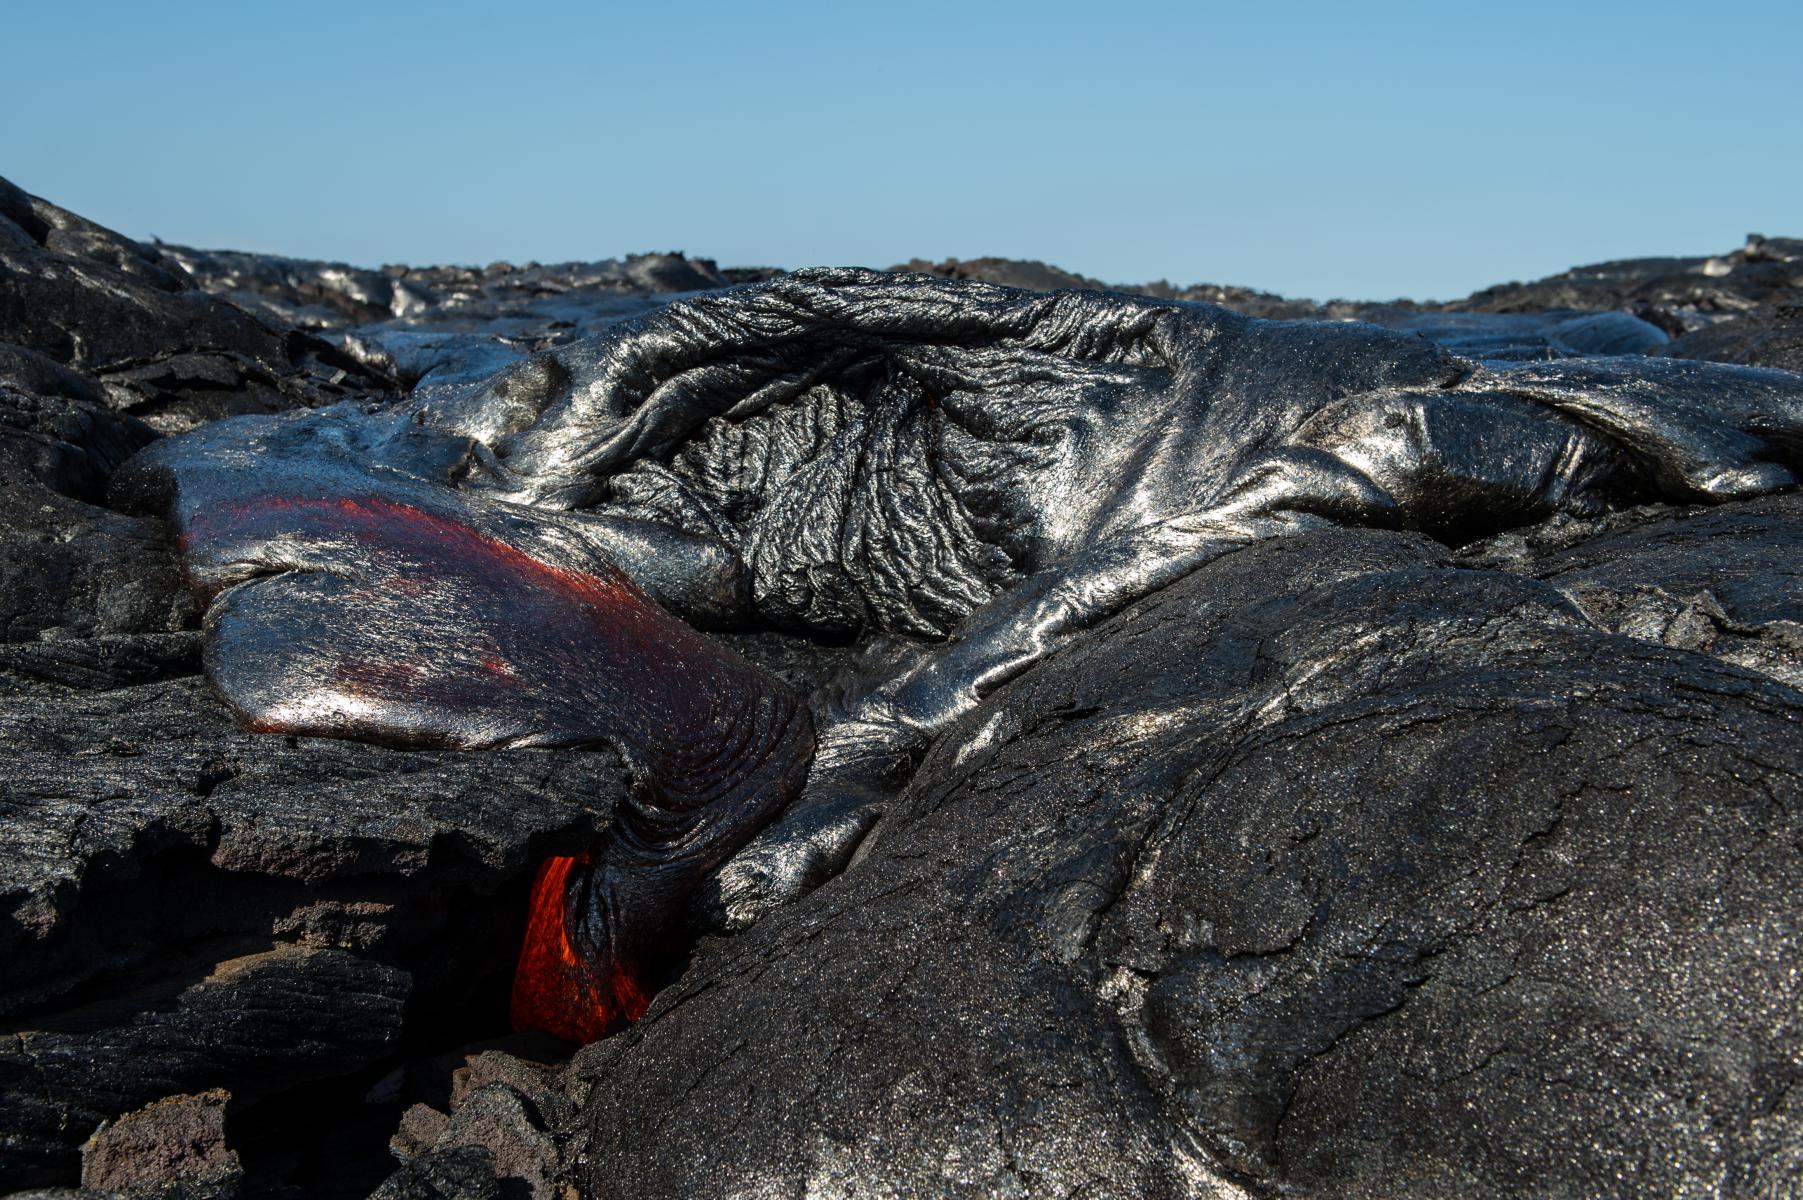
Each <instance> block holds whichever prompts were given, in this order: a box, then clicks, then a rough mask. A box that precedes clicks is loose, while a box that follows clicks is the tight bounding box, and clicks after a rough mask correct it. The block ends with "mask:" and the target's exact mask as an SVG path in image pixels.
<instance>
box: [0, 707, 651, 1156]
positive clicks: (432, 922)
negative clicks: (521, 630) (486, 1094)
mask: <svg viewBox="0 0 1803 1200" xmlns="http://www.w3.org/2000/svg"><path fill="white" fill-rule="evenodd" d="M0 775H3V776H4V782H0V823H3V826H4V829H5V832H6V842H7V849H8V853H7V854H6V856H5V858H4V860H3V861H0V958H4V959H5V961H6V962H7V964H8V970H7V973H6V977H5V980H4V985H3V987H0V1021H3V1022H4V1023H5V1027H6V1028H8V1029H9V1030H10V1031H12V1032H13V1033H14V1034H16V1035H17V1037H16V1039H15V1041H16V1043H17V1045H16V1047H15V1052H14V1053H13V1054H11V1055H9V1056H8V1061H9V1063H10V1065H9V1066H6V1067H4V1068H0V1110H4V1111H6V1112H8V1113H12V1114H17V1115H18V1119H17V1121H9V1122H8V1125H7V1128H6V1129H4V1130H0V1137H4V1138H6V1139H7V1142H6V1144H7V1153H6V1154H5V1155H3V1156H0V1161H3V1162H4V1163H5V1164H6V1165H5V1167H4V1169H3V1170H0V1177H3V1178H4V1179H5V1181H6V1182H7V1183H16V1184H22V1183H24V1182H27V1181H30V1180H33V1179H54V1178H58V1177H60V1175H61V1173H62V1172H63V1171H65V1170H66V1169H67V1168H66V1164H69V1163H72V1162H73V1154H74V1150H75V1147H76V1146H78V1145H79V1144H80V1142H81V1141H82V1139H83V1138H85V1137H86V1136H87V1134H88V1133H89V1132H91V1131H92V1127H93V1125H94V1123H96V1122H98V1121H99V1120H100V1119H101V1118H102V1117H106V1116H112V1115H115V1114H117V1113H118V1112H122V1111H124V1110H125V1109H127V1108H131V1107H135V1106H136V1105H139V1104H143V1103H146V1102H148V1101H150V1100H153V1099H156V1098H157V1097H159V1096H162V1095H166V1094H169V1093H172V1092H182V1091H195V1090H199V1089H202V1088H206V1087H216V1086H223V1087H228V1088H230V1089H231V1090H232V1091H233V1093H234V1094H235V1095H237V1096H238V1097H239V1098H240V1099H241V1100H243V1101H245V1102H251V1101H253V1100H256V1099H259V1098H267V1097H270V1096H274V1095H277V1094H279V1093H281V1092H283V1091H284V1090H285V1089H288V1088H290V1087H292V1086H293V1085H295V1084H297V1083H299V1082H303V1081H305V1080H309V1079H318V1078H329V1077H333V1076H341V1075H348V1074H351V1073H353V1072H355V1071H357V1070H359V1069H362V1068H364V1067H367V1066H370V1065H372V1064H375V1063H378V1062H380V1061H382V1060H384V1059H386V1058H388V1057H390V1056H391V1055H392V1054H393V1053H394V1051H395V1050H396V1049H397V1047H398V1041H399V1038H400V1036H401V1033H402V1030H403V1024H404V1018H405V1024H406V1027H407V1028H409V1029H412V1028H418V1029H421V1030H430V1029H435V1028H440V1027H445V1026H449V1027H453V1028H455V1027H457V1026H458V1025H460V1024H463V1023H468V1022H489V1023H491V1024H490V1026H489V1027H490V1028H495V1029H498V1028H501V1027H503V1026H504V1021H505V1003H506V994H507V988H508V984H509V978H510V975H511V969H512V963H513V956H514V954H516V953H517V950H518V946H519V939H520V935H521V930H522V928H523V926H524V920H525V893H526V886H527V882H528V880H529V878H530V874H531V871H532V868H533V866H534V865H535V864H536V863H537V861H538V860H539V859H541V858H542V857H543V856H544V855H546V854H548V853H556V852H569V851H575V850H578V849H581V848H583V847H585V846H587V845H588V844H589V843H590V842H591V841H592V839H593V838H594V836H595V834H596V831H597V830H598V829H600V828H603V827H604V826H605V823H606V822H607V820H608V819H609V818H610V814H611V812H612V809H613V805H614V804H615V803H617V801H618V799H619V797H620V796H621V795H622V793H623V786H624V776H623V773H622V771H621V770H620V767H619V765H618V760H617V759H615V758H614V757H613V756H612V755H610V754H606V753H582V754H573V755H562V756H555V757H553V756H551V755H547V754H542V753H536V752H531V751H517V752H508V753H501V754H487V755H463V754H455V753H450V752H426V751H417V752H411V753H402V752H397V751H392V750H384V749H381V748H379V747H373V746H362V745H358V744H355V743H350V742H338V741H328V740H323V739H287V740H284V739H281V738H268V737H260V736H258V735H255V734H249V733H245V732H243V731H242V730H240V729H239V728H238V727H237V726H236V725H235V724H234V723H233V722H232V721H231V719H230V717H229V716H228V715H227V713H226V712H225V710H224V708H223V707H222V706H221V705H220V704H219V703H218V701H217V700H215V699H213V698H212V697H211V695H209V694H208V693H207V691H206V689H205V688H204V686H203V685H202V683H201V681H200V679H199V678H198V677H186V678H179V679H174V680H170V681H168V682H163V683H155V684H149V685H145V686H140V687H128V688H108V689H106V690H100V691H91V690H85V689H83V690H69V689H63V688H58V687H51V686H48V685H40V686H39V687H38V688H36V689H34V690H32V691H30V692H27V693H24V694H21V695H18V696H15V697H14V698H12V699H10V700H8V701H7V703H6V707H5V708H4V710H3V711H0ZM246 955H250V956H252V957H251V958H249V959H246V958H245V956H246ZM227 960H230V961H232V962H237V961H240V960H242V961H248V962H254V963H257V964H261V965H260V966H259V968H258V969H257V970H256V971H246V970H240V969H238V968H236V967H232V968H230V969H227V968H225V967H219V966H218V965H217V964H219V963H222V962H226V961H227ZM146 1005H150V1006H152V1008H153V1009H154V1008H155V1007H156V1006H173V1011H174V1013H175V1016H173V1017H171V1018H170V1022H173V1023H162V1024H154V1025H145V1024H144V1020H143V1018H142V1016H141V1010H142V1009H143V1008H144V1006H146ZM215 1024H221V1027H226V1026H229V1028H230V1029H232V1030H233V1031H234V1032H233V1037H232V1041H231V1043H230V1045H229V1046H228V1047H226V1048H220V1047H218V1046H217V1045H216V1043H217V1042H218V1041H219V1038H218V1036H217V1032H218V1031H217V1030H215V1029H214V1028H213V1026H214V1025H215ZM463 1027H464V1028H468V1025H467V1024H463ZM5 1044H7V1043H0V1045H5ZM184 1044H187V1045H185V1046H184ZM161 1046H169V1047H170V1049H168V1050H159V1049H158V1047H161ZM0 1053H4V1052H3V1051H0ZM221 1055H224V1056H225V1057H221ZM76 1063H79V1064H81V1068H80V1069H79V1070H78V1069H75V1067H74V1064H76ZM29 1114H37V1115H30V1116H29V1119H28V1115H29Z"/></svg>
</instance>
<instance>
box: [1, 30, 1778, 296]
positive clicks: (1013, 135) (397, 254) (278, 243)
mask: <svg viewBox="0 0 1803 1200" xmlns="http://www.w3.org/2000/svg"><path fill="white" fill-rule="evenodd" d="M0 29H4V30H5V36H6V41H7V43H8V47H7V53H6V55H5V69H4V70H3V71H0V114H3V115H0V175H5V176H7V177H8V178H10V179H12V180H13V182H15V183H17V184H19V185H20V186H22V187H24V188H25V189H26V190H28V191H31V192H34V193H37V194H39V195H42V196H45V197H47V198H49V199H51V200H54V201H56V202H57V203H60V204H62V205H64V206H65V207H68V208H72V209H74V210H75V211H77V212H80V213H82V214H84V215H86V216H89V217H92V218H94V219H96V220H98V221H100V222H102V223H104V224H107V225H110V226H112V227H114V228H116V229H118V230H120V231H122V232H124V233H127V234H130V235H133V236H136V237H149V236H152V235H155V236H160V237H162V238H164V239H165V240H169V241H179V242H187V243H192V244H199V245H205V246H228V247H235V248H243V249H252V250H264V251H272V252H279V253H288V254H295V255H303V256H313V257H324V258H335V259H344V260H348V261H351V262H357V263H369V264H374V263H379V262H385V261H406V262H444V261H461V262H487V261H490V260H493V259H497V258H505V259H509V260H512V261H516V262H521V261H525V260H527V259H533V258H536V259H539V260H542V261H552V260H561V259H570V258H604V257H609V256H612V255H616V254H622V253H627V252H631V251H636V250H669V249H680V250H686V251H688V252H690V253H693V254H699V255H704V256H708V257H713V258H717V259H719V260H720V261H721V262H722V263H724V264H729V265H748V264H775V265H782V266H801V265H805V264H811V263H859V264H864V265H869V266H887V265H889V264H890V263H893V262H896V261H901V260H906V259H908V258H911V257H915V256H921V257H927V258H935V259H936V258H942V257H946V256H959V257H974V256H977V255H982V254H997V255H1007V256H1011V257H1022V258H1040V259H1045V260H1047V261H1050V262H1054V263H1057V264H1059V265H1061V266H1064V267H1067V268H1069V269H1072V270H1076V271H1080V272H1083V273H1085V274H1089V275H1094V276H1098V277H1101V278H1104V279H1109V280H1113V281H1117V282H1136V281H1141V280H1147V279H1154V278H1160V277H1162V278H1168V279H1171V280H1172V281H1174V282H1178V283H1193V282H1215V283H1233V284H1244V285H1248V286H1255V287H1262V288H1268V289H1271V290H1275V291H1281V292H1285V293H1288V294H1291V295H1302V296H1314V297H1317V298H1325V297H1328V296H1336V295H1345V296H1358V297H1389V296H1399V295H1412V296H1415V297H1418V298H1427V297H1436V298H1437V297H1450V296H1458V295H1463V294H1465V293H1466V292H1469V291H1471V290H1473V289H1475V288H1478V287H1481V286H1483V285H1485V284H1489V283H1494V282H1499V281H1502V280H1506V279H1512V278H1532V277H1535V276H1539V275H1543V274H1548V273H1551V272H1554V271H1558V270H1562V269H1564V268H1565V267H1567V266H1571V265H1574V264H1576V263H1581V262H1594V261H1598V260H1602V259H1607V258H1617V257H1626V256H1638V255H1652V254H1688V253H1711V252H1719V251H1724V250H1728V249H1731V248H1733V247H1734V246H1736V245H1738V244H1739V243H1740V241H1741V239H1742V238H1743V236H1744V235H1745V234H1746V233H1747V232H1749V231H1751V230H1758V231H1760V232H1764V233H1768V234H1774V235H1775V234H1779V233H1788V234H1793V235H1803V80H1799V77H1798V74H1797V69H1796V57H1795V56H1796V54H1797V48H1798V47H1799V46H1803V4H1799V3H1797V2H1796V0H1791V2H1790V3H1728V2H1723V0H1716V2H1714V3H1708V4H1705V3H1700V2H1699V3H1690V4H1661V3H1649V2H1641V3H1633V4H1629V3H1615V2H1597V3H1590V4H1583V3H1578V2H1577V0H1567V2H1566V3H1562V4H1550V3H1548V4H1543V3H1535V2H1520V0H1517V2H1513V3H1508V4H1490V5H1455V4H1400V3H1398V4H1384V3H1366V4H1309V3H1296V4H1261V5H1254V4H1238V5H1215V4H1203V3H1193V4H1164V3H1153V2H1145V3H1132V4H1126V3H1062V2H1059V0H1041V2H1040V3H1035V4H983V3H978V2H975V0H967V2H966V3H960V4H938V3H925V2H922V3H909V4H886V5H855V4H849V3H841V4H800V3H797V4H753V3H738V4H724V3H722V4H712V3H689V4H682V3H673V2H672V3H662V4H659V3H645V2H642V0H641V2H639V3H634V4H630V5H613V4H599V3H591V4H578V3H568V4H563V3H541V4H533V3H514V4H509V5H505V6H503V5H499V4H484V5H473V4H469V5H466V4H454V3H447V4H439V5H433V6H426V5H417V6H415V5H379V4H373V3H370V4H335V3H319V4H311V5H297V4H280V5H277V4H250V3H238V4H219V5H208V4H144V3H141V2H140V3H133V4H83V3H79V2H77V0H58V2H57V3H31V4H26V3H21V2H18V0H0Z"/></svg>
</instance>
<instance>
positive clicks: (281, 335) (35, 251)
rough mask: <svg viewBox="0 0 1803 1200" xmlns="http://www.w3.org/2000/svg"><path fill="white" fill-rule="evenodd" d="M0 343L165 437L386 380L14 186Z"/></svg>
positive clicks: (2, 215)
mask: <svg viewBox="0 0 1803 1200" xmlns="http://www.w3.org/2000/svg"><path fill="white" fill-rule="evenodd" d="M0 342H4V343H6V344H7V345H8V346H10V347H17V348H19V349H21V350H23V351H27V352H31V353H33V354H36V355H40V356H42V357H44V358H47V359H49V360H51V361H52V362H54V363H56V364H59V365H61V366H63V367H65V368H68V369H69V370H71V371H74V372H78V373H80V374H82V375H85V376H86V377H88V378H89V379H90V380H92V381H94V382H95V383H97V384H99V385H101V386H102V387H103V388H104V389H105V392H106V395H107V398H108V402H109V403H110V404H111V405H112V407H114V408H116V409H119V410H121V411H124V412H129V413H131V414H132V415H134V416H137V417H140V418H142V419H144V420H145V421H147V422H149V423H150V424H151V425H153V426H155V427H156V428H158V429H160V430H164V431H168V430H179V429H189V428H192V427H193V426H195V425H197V424H199V423H201V422H204V421H208V420H212V419H214V418H216V417H221V416H225V415H228V414H232V413H245V412H274V411H277V410H279V409H284V408H290V407H294V406H296V405H303V406H304V405H313V404H320V403H324V402H328V401H331V400H335V399H338V398H340V397H342V396H344V395H346V394H348V393H350V392H351V391H352V390H366V391H367V390H372V389H376V388H379V387H380V386H381V385H382V383H383V380H382V379H381V377H379V376H376V375H373V374H371V373H369V372H368V371H367V369H366V368H364V367H363V366H362V365H360V364H359V363H357V362H356V361H355V360H353V359H351V358H349V357H347V356H345V355H343V354H342V353H340V352H338V351H335V350H334V349H333V348H332V347H330V346H328V345H327V344H326V343H324V342H320V341H318V340H316V339H313V338H310V337H308V336H306V335H304V334H300V333H297V332H296V331H294V330H291V329H287V328H284V327H280V326H275V327H272V326H270V325H266V324H264V323H263V322H261V321H259V320H257V319H256V318H255V317H253V316H251V315H250V314H248V313H246V312H244V311H243V310H242V309H240V308H237V307H236V306H234V305H231V304H228V303H226V302H224V301H222V300H219V299H216V298H214V297H211V296H208V295H206V294H205V293H203V292H201V291H200V290H199V289H198V288H196V287H194V286H193V284H192V283H191V282H190V281H189V279H188V277H187V275H186V273H185V272H184V271H182V270H181V268H180V267H179V266H178V265H177V264H175V263H174V262H172V261H171V260H169V259H167V258H165V257H164V256H163V255H161V254H159V253H158V252H157V251H155V250H153V249H150V248H148V247H146V246H143V245H140V244H139V243H137V242H133V241H130V240H129V239H126V238H123V237H120V236H119V235H118V234H116V233H113V232H112V231H111V230H107V229H102V228H101V227H100V226H98V225H95V224H93V223H92V222H89V221H85V220H83V219H82V218H80V217H78V216H75V215H74V214H73V213H69V212H66V211H64V210H63V209H60V208H58V207H56V206H55V205H54V204H50V203H48V202H46V201H43V200H40V199H38V198H36V197H34V196H27V195H26V194H25V193H24V192H22V191H20V190H19V189H18V188H17V187H15V186H14V185H13V184H11V183H8V182H6V181H5V180H0ZM13 353H17V351H13Z"/></svg>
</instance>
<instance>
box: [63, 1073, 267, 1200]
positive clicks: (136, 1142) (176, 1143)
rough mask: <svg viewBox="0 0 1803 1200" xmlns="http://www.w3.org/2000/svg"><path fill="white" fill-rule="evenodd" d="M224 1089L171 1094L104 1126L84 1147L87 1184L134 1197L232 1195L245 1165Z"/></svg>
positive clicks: (207, 1199) (223, 1198)
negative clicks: (231, 1131) (232, 1140)
mask: <svg viewBox="0 0 1803 1200" xmlns="http://www.w3.org/2000/svg"><path fill="white" fill-rule="evenodd" d="M230 1099H231V1094H230V1093H229V1092H226V1091H224V1090H223V1089H215V1090H213V1091H210V1092H202V1093H200V1094H199V1095H196V1096H167V1097H165V1098H163V1099H161V1100H158V1101H157V1102H155V1103H154V1104H151V1105H149V1106H148V1107H145V1108H142V1109H139V1110H138V1111H136V1112H132V1113H127V1114H125V1115H124V1116H123V1117H120V1118H119V1119H118V1120H117V1121H113V1122H111V1123H109V1124H106V1125H103V1126H101V1128H100V1129H99V1131H98V1132H96V1133H95V1134H94V1136H93V1137H92V1138H90V1139H89V1140H88V1143H87V1145H85V1146H83V1147H82V1154H81V1184H82V1187H84V1188H88V1189H91V1190H93V1191H97V1192H103V1193H104V1192H113V1193H118V1194H121V1195H125V1196H131V1197H140V1196H143V1197H148V1196H169V1197H174V1196H180V1197H183V1198H184V1200H186V1198H189V1197H191V1198H192V1200H232V1198H233V1197H235V1196H237V1195H238V1193H239V1188H240V1185H241V1184H242V1183H243V1179H244V1167H243V1165H242V1164H241V1163H240V1162H239V1161H238V1154H237V1152H236V1151H235V1150H233V1149H231V1147H230V1146H228V1145H227V1144H226V1133H225V1106H226V1102H227V1101H229V1100H230Z"/></svg>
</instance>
